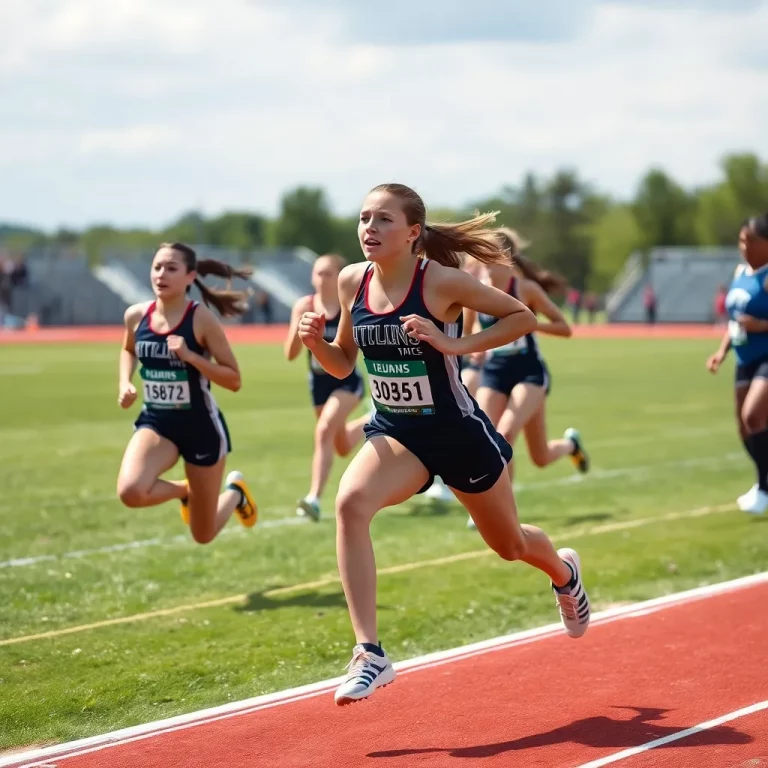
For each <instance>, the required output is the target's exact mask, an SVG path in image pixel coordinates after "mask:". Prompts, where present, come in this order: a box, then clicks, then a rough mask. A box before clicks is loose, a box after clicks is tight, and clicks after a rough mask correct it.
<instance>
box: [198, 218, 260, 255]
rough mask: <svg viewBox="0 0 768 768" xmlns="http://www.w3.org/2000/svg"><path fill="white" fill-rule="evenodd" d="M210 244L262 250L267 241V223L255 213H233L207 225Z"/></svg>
mask: <svg viewBox="0 0 768 768" xmlns="http://www.w3.org/2000/svg"><path fill="white" fill-rule="evenodd" d="M205 228H206V231H207V233H208V243H209V244H210V245H220V246H223V247H226V248H237V249H238V250H248V249H251V248H260V247H261V246H262V245H264V243H265V241H266V222H265V220H264V217H263V216H259V215H258V214H255V213H247V212H236V211H231V212H227V213H223V214H222V215H221V216H218V217H217V218H215V219H209V220H208V222H207V223H206V227H205Z"/></svg>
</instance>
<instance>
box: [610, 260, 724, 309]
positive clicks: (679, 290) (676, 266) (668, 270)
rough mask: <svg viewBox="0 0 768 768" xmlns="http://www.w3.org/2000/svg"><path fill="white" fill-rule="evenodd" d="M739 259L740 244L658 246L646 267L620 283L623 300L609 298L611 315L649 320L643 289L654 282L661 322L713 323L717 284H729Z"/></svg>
mask: <svg viewBox="0 0 768 768" xmlns="http://www.w3.org/2000/svg"><path fill="white" fill-rule="evenodd" d="M738 263H739V251H738V249H737V248H656V249H654V250H653V251H651V253H650V255H649V258H648V261H647V265H646V267H645V269H640V270H634V271H633V272H632V273H631V276H630V277H629V278H628V282H627V283H626V284H624V285H622V286H620V289H619V290H620V291H621V293H620V300H618V301H614V302H611V301H610V300H609V305H608V319H609V321H610V322H614V323H638V322H645V309H644V306H643V291H644V288H645V286H646V285H648V284H650V285H652V286H653V289H654V291H655V293H656V319H657V321H658V322H661V323H711V322H712V321H713V320H714V309H713V299H714V296H715V293H716V292H717V288H718V286H719V285H726V286H727V285H728V283H729V282H730V280H731V277H732V276H733V272H734V270H735V268H736V265H737V264H738ZM629 281H631V282H629ZM617 295H619V294H618V291H617Z"/></svg>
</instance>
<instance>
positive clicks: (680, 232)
mask: <svg viewBox="0 0 768 768" xmlns="http://www.w3.org/2000/svg"><path fill="white" fill-rule="evenodd" d="M696 207H697V201H696V198H695V197H694V196H692V195H689V194H688V193H687V192H686V191H685V190H684V189H683V188H682V187H681V186H680V185H679V184H677V183H676V182H675V181H674V180H673V179H672V178H670V177H669V176H668V175H667V174H666V173H664V171H662V170H660V169H658V168H655V169H653V170H650V171H648V173H647V174H646V175H645V176H644V177H643V179H642V181H641V182H640V186H639V188H638V191H637V195H636V197H635V202H634V206H633V210H634V213H635V217H636V219H637V223H638V225H639V226H640V229H641V230H642V233H643V245H644V246H645V247H646V248H650V247H653V246H656V245H696V244H697V242H698V238H697V235H696V221H695V215H696Z"/></svg>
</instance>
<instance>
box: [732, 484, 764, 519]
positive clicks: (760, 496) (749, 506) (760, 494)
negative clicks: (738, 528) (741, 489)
mask: <svg viewBox="0 0 768 768" xmlns="http://www.w3.org/2000/svg"><path fill="white" fill-rule="evenodd" d="M745 495H747V494H745ZM743 498H744V496H741V497H740V498H739V502H741V500H742V499H743ZM739 509H740V510H741V511H742V512H746V513H747V514H750V515H764V514H765V513H766V511H768V493H766V492H765V491H761V490H760V489H759V488H756V489H755V492H754V494H751V495H750V498H748V499H747V500H746V501H745V503H744V504H743V506H742V504H741V503H739Z"/></svg>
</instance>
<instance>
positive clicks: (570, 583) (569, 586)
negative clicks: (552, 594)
mask: <svg viewBox="0 0 768 768" xmlns="http://www.w3.org/2000/svg"><path fill="white" fill-rule="evenodd" d="M563 562H564V563H565V564H566V565H567V566H568V570H569V571H570V572H571V578H570V580H569V581H568V583H567V584H563V586H562V587H555V590H556V591H557V592H566V593H567V592H568V591H569V590H571V589H573V588H574V587H575V586H576V571H574V570H573V566H572V565H571V564H570V563H569V562H568V561H567V560H563Z"/></svg>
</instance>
